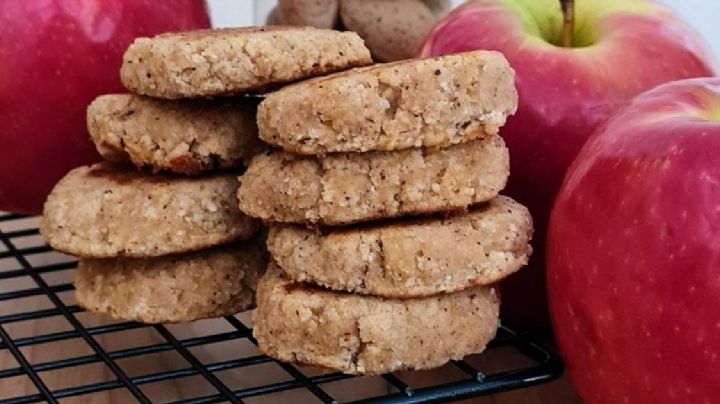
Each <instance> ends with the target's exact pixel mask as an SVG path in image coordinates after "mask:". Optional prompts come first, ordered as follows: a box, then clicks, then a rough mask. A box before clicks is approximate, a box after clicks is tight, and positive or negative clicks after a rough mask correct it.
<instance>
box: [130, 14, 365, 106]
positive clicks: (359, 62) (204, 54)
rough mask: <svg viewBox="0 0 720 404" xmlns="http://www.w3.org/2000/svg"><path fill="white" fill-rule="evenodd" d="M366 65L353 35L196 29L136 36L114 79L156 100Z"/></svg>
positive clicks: (258, 87) (257, 87)
mask: <svg viewBox="0 0 720 404" xmlns="http://www.w3.org/2000/svg"><path fill="white" fill-rule="evenodd" d="M370 63H372V59H371V58H370V52H369V51H368V50H367V48H366V47H365V45H364V43H363V40H362V39H361V38H360V37H359V36H358V35H357V34H355V33H353V32H338V31H331V30H322V29H315V28H310V27H283V26H272V27H250V28H225V29H216V30H197V31H188V32H179V33H169V34H161V35H158V36H155V37H153V38H138V39H136V40H135V41H134V42H133V43H132V44H131V45H130V47H129V48H128V49H127V51H126V52H125V55H124V56H123V64H122V68H121V70H120V77H121V79H122V82H123V84H124V85H125V87H126V88H128V89H129V90H131V91H133V92H135V93H138V94H144V95H150V96H153V97H160V98H191V97H208V96H217V95H229V94H240V93H246V92H260V91H263V90H265V89H267V88H269V87H272V86H276V85H279V84H284V83H288V82H292V81H296V80H300V79H303V78H307V77H312V76H317V75H322V74H327V73H331V72H336V71H340V70H344V69H348V68H350V67H354V66H364V65H368V64H370Z"/></svg>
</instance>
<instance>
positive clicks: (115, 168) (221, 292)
mask: <svg viewBox="0 0 720 404" xmlns="http://www.w3.org/2000/svg"><path fill="white" fill-rule="evenodd" d="M318 49H322V50H323V51H324V52H327V53H323V52H321V51H319V50H318ZM369 63H371V59H370V54H369V51H367V49H366V48H365V46H364V45H363V43H362V40H361V39H360V38H359V37H358V36H357V35H355V34H353V33H340V32H335V31H329V30H316V29H311V28H287V27H285V28H283V27H277V28H245V29H225V30H215V31H209V30H202V31H192V32H185V33H176V34H164V35H159V36H156V37H153V38H139V39H137V40H135V42H134V43H133V44H132V45H131V46H130V47H129V48H128V49H127V51H126V53H125V55H124V58H123V66H122V69H121V72H120V73H121V78H122V82H123V84H124V85H125V87H126V88H127V89H128V90H130V91H131V92H132V93H130V94H110V95H104V96H101V97H99V98H97V99H96V100H95V101H93V102H92V104H91V105H90V106H89V107H88V113H87V118H88V130H89V132H90V135H91V137H92V140H93V142H94V143H95V145H96V146H97V149H98V152H99V153H100V154H101V156H102V157H103V158H104V159H105V160H106V162H103V163H99V164H95V165H93V166H88V167H80V168H77V169H75V170H73V171H71V172H70V173H68V174H67V175H66V176H65V177H64V178H63V179H62V180H61V181H60V182H58V184H57V185H56V187H55V189H54V190H53V191H52V193H51V194H50V195H49V197H48V199H47V201H46V203H45V207H44V215H43V219H42V221H41V229H40V230H41V233H42V234H43V235H44V237H45V238H46V239H47V241H48V243H49V244H50V245H51V246H52V247H53V248H55V249H56V250H59V251H62V252H66V253H69V254H72V255H75V256H78V257H79V258H80V262H79V266H78V268H77V271H76V275H75V288H76V300H77V302H78V304H79V305H80V306H82V307H84V308H85V309H87V310H89V311H92V312H96V313H100V314H105V315H108V316H111V317H113V318H115V319H122V320H136V321H142V322H148V323H166V322H182V321H193V320H197V319H202V318H208V317H216V316H223V315H232V314H235V313H237V312H240V311H243V310H246V309H249V308H252V307H254V305H255V290H256V286H257V282H258V278H259V277H260V275H262V273H263V272H265V270H266V267H267V262H268V258H267V251H266V249H265V245H264V235H262V234H260V235H258V234H259V233H263V232H262V231H260V227H261V226H260V223H259V221H258V220H256V219H253V218H251V217H249V216H246V215H245V214H243V213H242V212H241V211H240V210H239V209H238V203H237V199H236V193H237V186H238V182H237V176H238V174H240V173H241V172H242V167H243V166H244V165H246V163H248V162H249V161H250V159H251V158H252V157H253V156H254V155H256V154H258V153H260V152H262V151H264V150H265V149H266V148H267V145H265V144H264V143H263V142H261V141H260V140H259V139H258V136H257V124H256V111H257V103H258V101H257V99H256V98H255V97H249V96H243V95H244V94H247V93H254V94H257V93H261V92H263V91H266V90H267V89H269V88H273V87H276V86H279V85H282V84H285V83H288V82H292V81H296V80H299V79H304V78H308V77H311V76H316V75H320V74H327V73H332V72H336V71H339V70H344V69H347V68H350V67H354V66H360V65H366V64H369Z"/></svg>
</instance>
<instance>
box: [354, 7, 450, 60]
mask: <svg viewBox="0 0 720 404" xmlns="http://www.w3.org/2000/svg"><path fill="white" fill-rule="evenodd" d="M437 3H440V2H437ZM444 3H449V2H444ZM438 6H440V7H442V5H440V4H438ZM445 6H450V4H446V5H445ZM448 8H449V7H448ZM340 17H341V19H342V22H343V26H345V28H346V29H348V30H350V31H354V32H357V33H358V35H360V36H361V37H362V38H364V39H365V44H366V45H367V47H368V48H369V49H370V51H371V52H372V55H373V58H374V59H376V60H379V61H383V62H389V61H394V60H402V59H410V58H412V57H413V56H414V55H415V54H416V53H417V50H418V48H419V47H420V44H421V42H422V40H423V38H424V37H425V35H426V34H427V33H428V31H430V28H432V26H433V25H434V24H435V22H436V21H437V19H438V18H439V17H440V13H438V14H434V13H433V10H432V9H431V8H430V7H428V5H426V2H425V1H418V0H393V1H387V0H342V2H341V7H340Z"/></svg>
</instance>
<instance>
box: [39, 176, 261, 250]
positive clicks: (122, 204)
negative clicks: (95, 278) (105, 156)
mask: <svg viewBox="0 0 720 404" xmlns="http://www.w3.org/2000/svg"><path fill="white" fill-rule="evenodd" d="M236 188H237V180H236V178H235V176H234V175H232V174H218V175H212V176H204V177H197V178H189V177H184V176H170V175H154V176H151V175H147V174H145V173H142V172H139V171H137V170H135V169H129V168H122V167H113V166H111V165H109V164H107V163H100V164H95V165H93V166H85V167H79V168H76V169H74V170H72V171H70V173H68V174H67V175H66V176H65V177H64V178H63V179H61V180H60V181H59V182H58V183H57V185H55V188H54V189H53V191H52V192H51V193H50V195H49V196H48V199H47V201H46V202H45V208H44V213H43V218H42V220H41V222H40V232H41V233H42V234H43V236H45V238H46V240H47V241H48V243H49V244H50V245H51V246H52V247H53V248H54V249H56V250H59V251H62V252H66V253H69V254H73V255H77V256H80V257H85V258H107V257H120V256H128V257H153V256H158V255H165V254H173V253H180V252H186V251H193V250H200V249H203V248H207V247H210V246H214V245H218V244H225V243H229V242H232V241H236V240H243V239H248V238H251V237H252V236H253V235H254V234H255V232H256V230H257V227H258V223H257V222H256V221H255V220H254V219H251V218H249V217H247V216H245V215H243V214H242V213H241V212H240V210H239V209H238V206H237V199H236V198H235V192H236Z"/></svg>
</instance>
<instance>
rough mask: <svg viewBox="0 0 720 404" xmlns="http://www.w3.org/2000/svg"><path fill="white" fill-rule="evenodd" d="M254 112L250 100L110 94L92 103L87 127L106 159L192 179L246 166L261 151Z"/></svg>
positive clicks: (255, 109)
mask: <svg viewBox="0 0 720 404" xmlns="http://www.w3.org/2000/svg"><path fill="white" fill-rule="evenodd" d="M256 111H257V101H254V100H241V99H218V100H214V101H208V100H182V101H167V100H163V101H161V100H155V99H152V98H149V97H144V96H140V95H134V94H108V95H102V96H100V97H98V98H96V99H95V101H93V102H92V103H91V104H90V106H89V107H88V110H87V124H88V131H89V132H90V137H91V138H92V140H93V142H95V145H96V147H97V149H98V152H100V154H101V155H102V156H103V157H104V158H105V159H106V160H110V161H114V162H128V161H129V162H132V163H133V164H135V165H136V166H137V167H141V168H152V169H153V170H154V171H160V170H169V171H174V172H177V173H182V174H193V175H195V174H198V173H200V172H203V171H208V170H213V169H227V168H234V167H237V166H239V165H241V164H242V163H248V162H249V161H250V159H251V158H252V157H253V156H254V155H256V154H258V153H259V152H261V151H262V150H263V149H264V146H263V143H262V142H261V141H260V139H258V137H257V125H256V123H255V114H256Z"/></svg>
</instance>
